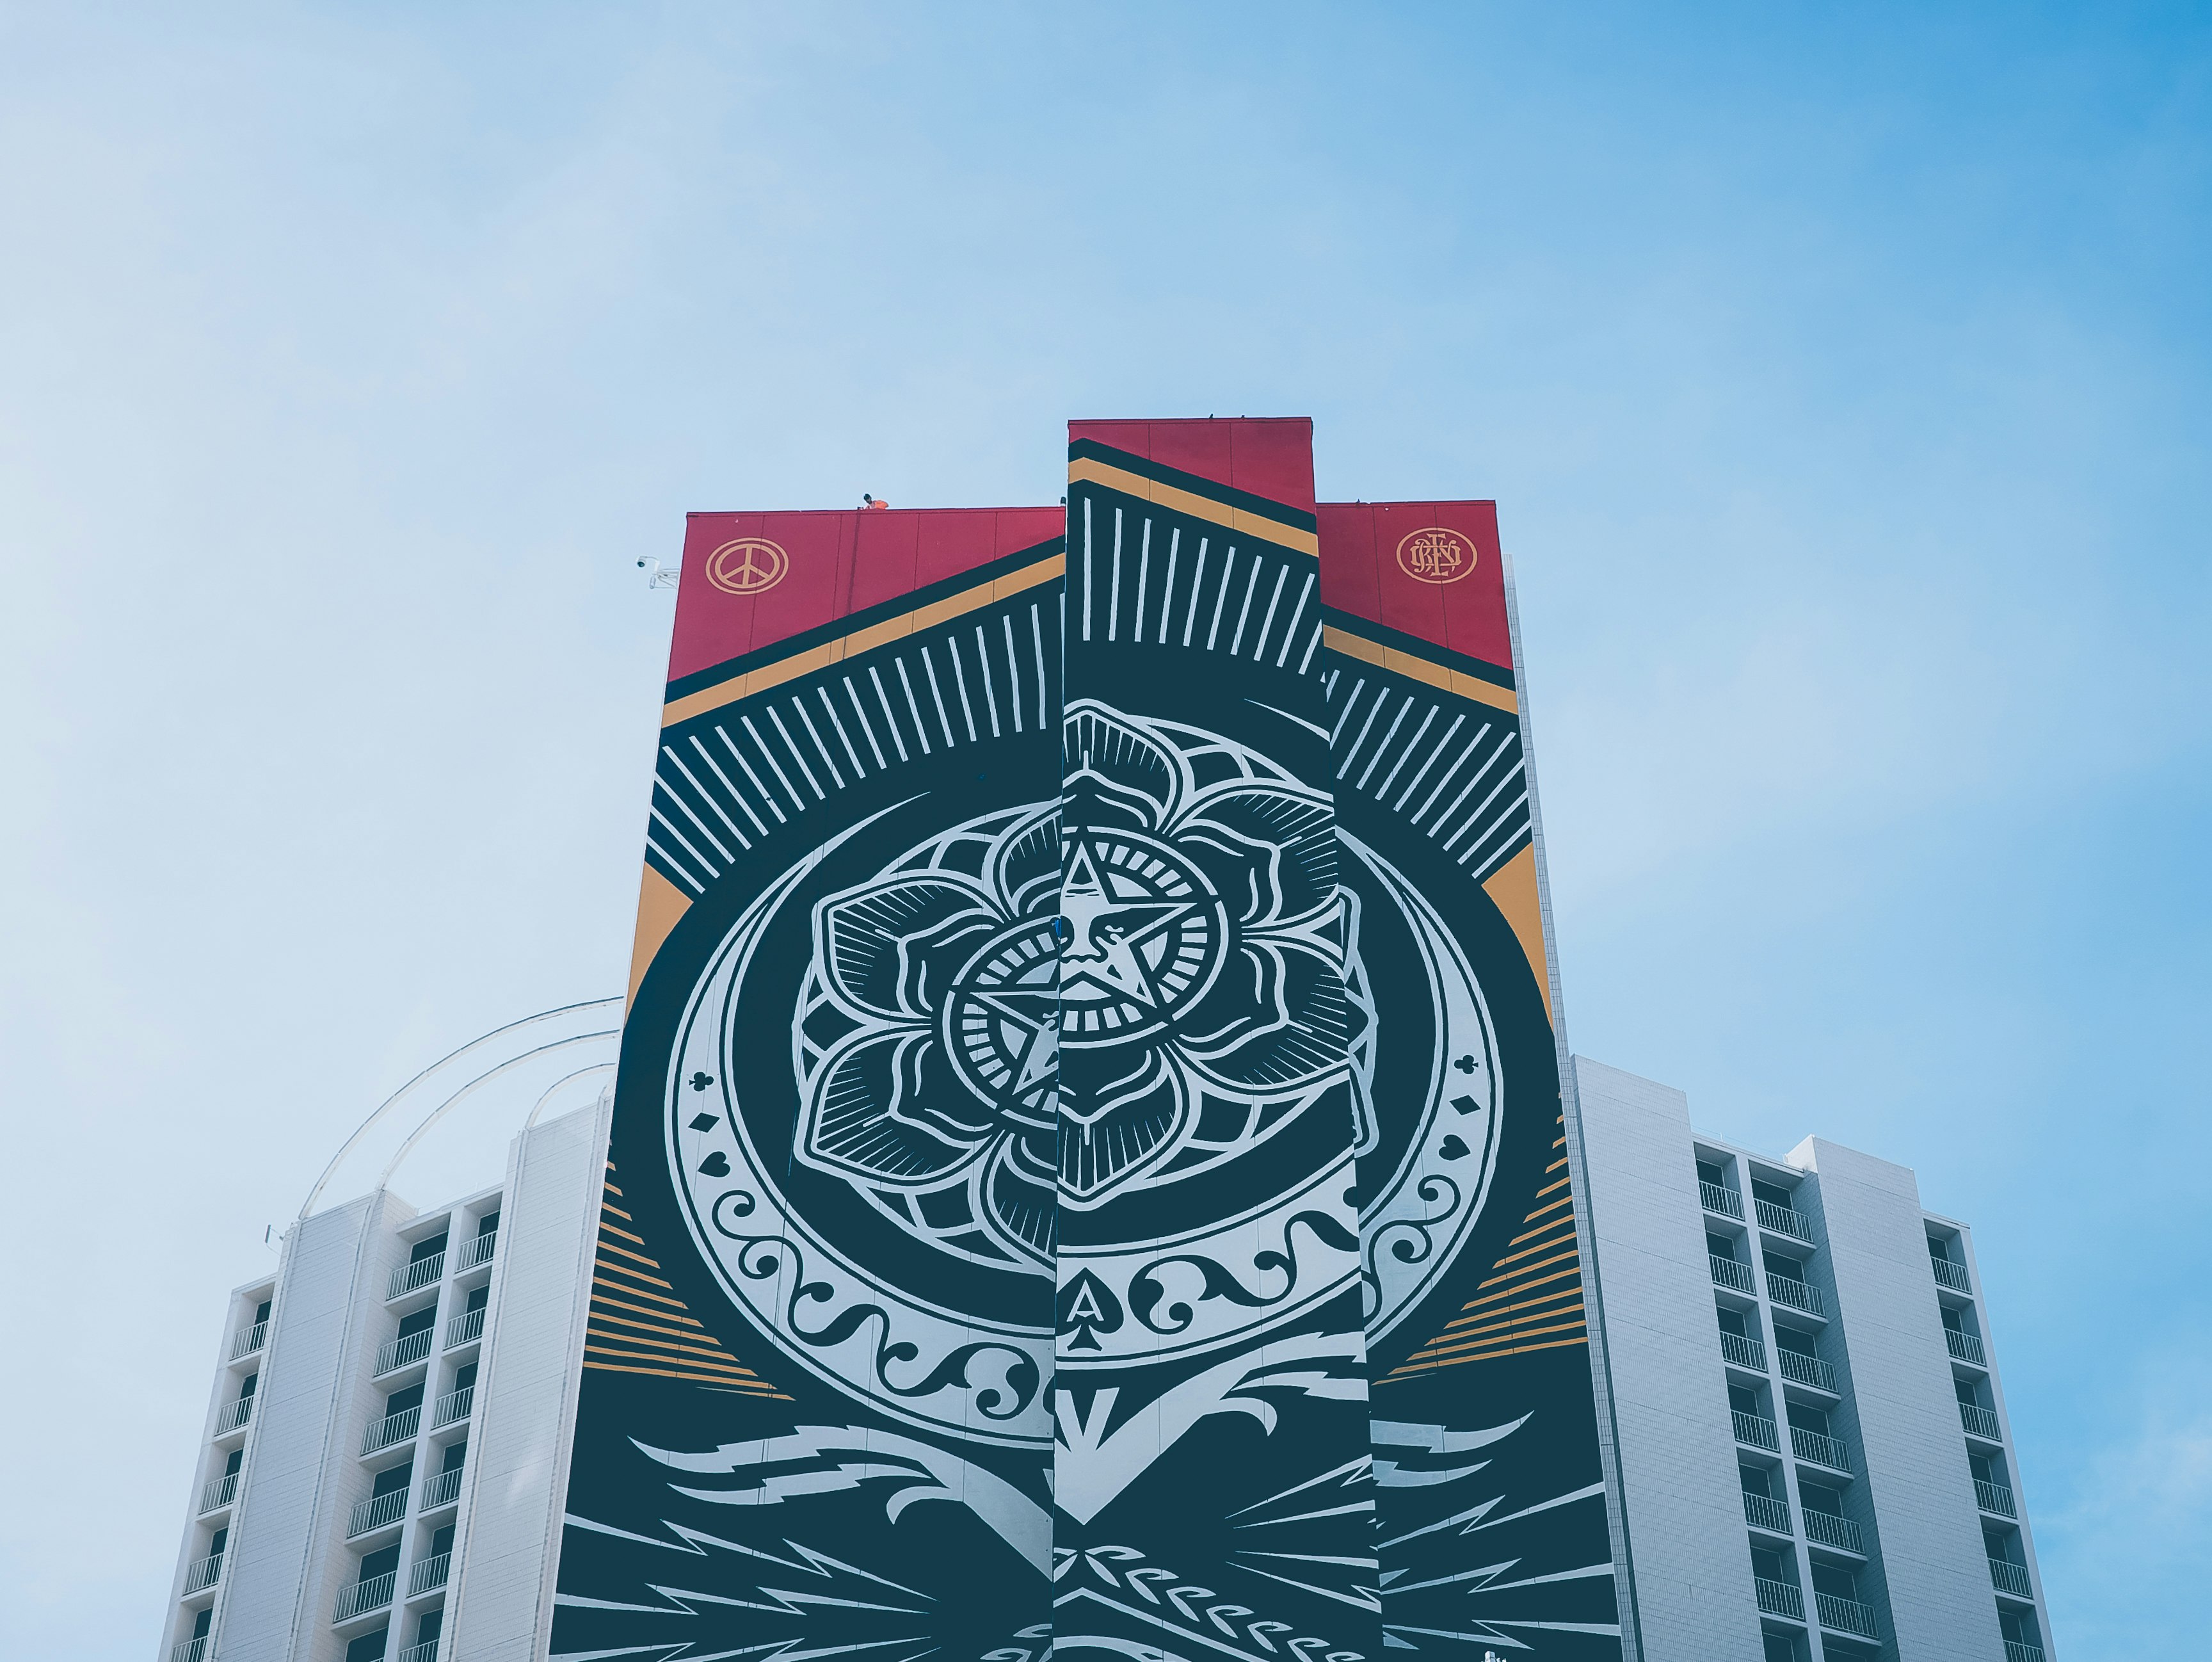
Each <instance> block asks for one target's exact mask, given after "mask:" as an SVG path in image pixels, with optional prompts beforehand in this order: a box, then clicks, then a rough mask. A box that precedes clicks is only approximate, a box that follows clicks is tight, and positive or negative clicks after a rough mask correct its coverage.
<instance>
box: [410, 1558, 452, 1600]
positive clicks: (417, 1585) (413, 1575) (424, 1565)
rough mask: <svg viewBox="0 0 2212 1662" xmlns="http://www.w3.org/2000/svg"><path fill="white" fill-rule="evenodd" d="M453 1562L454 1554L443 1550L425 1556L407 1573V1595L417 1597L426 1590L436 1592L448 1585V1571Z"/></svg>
mask: <svg viewBox="0 0 2212 1662" xmlns="http://www.w3.org/2000/svg"><path fill="white" fill-rule="evenodd" d="M452 1563H453V1554H452V1553H450V1552H441V1553H440V1554H438V1555H436V1556H435V1557H433V1558H425V1559H423V1560H422V1562H420V1563H418V1564H417V1565H416V1566H415V1568H413V1569H412V1570H410V1571H409V1572H408V1574H407V1596H408V1597H409V1598H416V1597H418V1596H419V1595H421V1594H422V1593H426V1592H437V1590H438V1589H439V1588H441V1587H442V1586H445V1585H446V1571H447V1568H449V1567H450V1566H451V1565H452Z"/></svg>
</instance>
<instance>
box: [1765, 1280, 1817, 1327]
mask: <svg viewBox="0 0 2212 1662" xmlns="http://www.w3.org/2000/svg"><path fill="white" fill-rule="evenodd" d="M1766 1296H1767V1297H1768V1298H1770V1299H1771V1300H1774V1302H1775V1303H1777V1304H1782V1305H1787V1306H1790V1309H1792V1310H1802V1311H1803V1312H1805V1313H1806V1314H1807V1315H1808V1316H1826V1314H1827V1312H1826V1310H1825V1309H1824V1308H1823V1307H1822V1306H1821V1304H1820V1288H1817V1287H1808V1286H1806V1285H1805V1283H1804V1282H1801V1281H1793V1280H1791V1279H1790V1277H1789V1276H1787V1275H1776V1274H1775V1273H1774V1272H1773V1271H1772V1270H1771V1269H1770V1270H1768V1271H1767V1272H1766Z"/></svg>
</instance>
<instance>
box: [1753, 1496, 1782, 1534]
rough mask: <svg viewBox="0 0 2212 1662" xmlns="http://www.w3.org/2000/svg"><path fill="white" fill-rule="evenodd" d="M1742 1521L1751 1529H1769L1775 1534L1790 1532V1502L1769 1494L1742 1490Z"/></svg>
mask: <svg viewBox="0 0 2212 1662" xmlns="http://www.w3.org/2000/svg"><path fill="white" fill-rule="evenodd" d="M1743 1521H1744V1522H1745V1523H1747V1524H1748V1525H1751V1526H1752V1527H1753V1529H1763V1530H1771V1531H1773V1532H1774V1533H1775V1534H1777V1535H1787V1534H1789V1533H1790V1503H1789V1502H1788V1501H1778V1500H1776V1499H1775V1498H1774V1497H1773V1496H1772V1495H1753V1493H1752V1492H1751V1491H1750V1490H1749V1489H1746V1490H1744V1492H1743Z"/></svg>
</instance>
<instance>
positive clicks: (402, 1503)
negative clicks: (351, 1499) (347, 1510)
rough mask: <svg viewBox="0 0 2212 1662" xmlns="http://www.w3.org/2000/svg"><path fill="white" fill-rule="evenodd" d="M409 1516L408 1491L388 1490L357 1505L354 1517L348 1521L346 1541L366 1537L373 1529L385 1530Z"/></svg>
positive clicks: (401, 1489) (402, 1489)
mask: <svg viewBox="0 0 2212 1662" xmlns="http://www.w3.org/2000/svg"><path fill="white" fill-rule="evenodd" d="M406 1515H407V1491H406V1490H405V1489H404V1488H395V1489H387V1490H386V1491H385V1492H384V1493H383V1494H381V1495H370V1496H369V1497H368V1499H367V1500H366V1501H360V1502H358V1503H357V1504H356V1506H355V1507H354V1509H353V1516H352V1517H350V1518H349V1519H346V1539H348V1540H349V1541H350V1540H351V1539H353V1537H355V1536H356V1535H366V1534H368V1532H369V1531H371V1530H373V1529H383V1528H384V1527H386V1525H391V1524H396V1523H398V1521H399V1520H400V1519H402V1518H404V1517H405V1516H406Z"/></svg>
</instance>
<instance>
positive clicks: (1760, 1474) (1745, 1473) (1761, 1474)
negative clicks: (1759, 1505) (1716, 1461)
mask: <svg viewBox="0 0 2212 1662" xmlns="http://www.w3.org/2000/svg"><path fill="white" fill-rule="evenodd" d="M1735 1475H1736V1481H1737V1482H1740V1483H1741V1484H1742V1485H1743V1492H1744V1493H1745V1494H1746V1495H1764V1496H1765V1497H1766V1498H1767V1499H1768V1500H1770V1501H1771V1500H1774V1499H1775V1498H1777V1497H1776V1495H1775V1494H1774V1491H1773V1490H1772V1489H1771V1488H1768V1487H1767V1484H1768V1482H1769V1481H1770V1480H1769V1478H1768V1476H1767V1474H1766V1470H1765V1467H1763V1466H1744V1465H1740V1466H1738V1467H1737V1468H1736V1469H1735Z"/></svg>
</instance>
